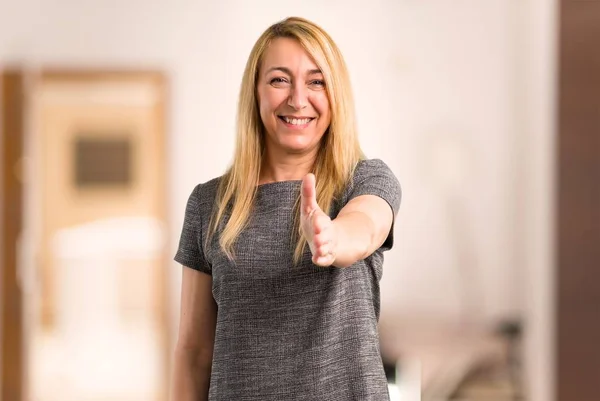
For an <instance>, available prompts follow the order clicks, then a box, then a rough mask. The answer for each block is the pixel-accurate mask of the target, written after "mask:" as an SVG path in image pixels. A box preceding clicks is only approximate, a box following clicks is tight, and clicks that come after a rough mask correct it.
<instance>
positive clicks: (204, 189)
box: [190, 176, 223, 211]
mask: <svg viewBox="0 0 600 401" xmlns="http://www.w3.org/2000/svg"><path fill="white" fill-rule="evenodd" d="M222 178H223V176H219V177H216V178H213V179H211V180H209V181H206V182H202V183H199V184H197V185H196V186H195V187H194V190H193V191H192V194H191V196H190V200H193V201H194V202H195V203H196V205H197V207H198V209H199V210H200V211H203V210H211V209H212V206H213V204H214V202H215V199H216V197H217V191H218V189H219V184H220V182H221V179H222Z"/></svg>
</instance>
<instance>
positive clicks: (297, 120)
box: [277, 116, 315, 126]
mask: <svg viewBox="0 0 600 401" xmlns="http://www.w3.org/2000/svg"><path fill="white" fill-rule="evenodd" d="M277 117H279V119H280V120H281V121H283V122H284V123H286V124H291V125H298V126H302V125H306V124H308V123H310V122H311V121H312V120H314V119H315V118H314V117H304V118H294V117H286V116H277Z"/></svg>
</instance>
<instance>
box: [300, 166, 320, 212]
mask: <svg viewBox="0 0 600 401" xmlns="http://www.w3.org/2000/svg"><path fill="white" fill-rule="evenodd" d="M300 207H301V208H302V213H304V214H309V213H310V212H312V211H313V209H317V208H318V207H319V205H318V204H317V189H316V182H315V175H314V174H307V175H306V176H305V177H304V178H303V179H302V196H301V203H300Z"/></svg>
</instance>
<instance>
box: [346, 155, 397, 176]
mask: <svg viewBox="0 0 600 401" xmlns="http://www.w3.org/2000/svg"><path fill="white" fill-rule="evenodd" d="M372 175H389V176H391V177H394V178H395V176H394V173H393V172H392V170H391V169H390V167H389V166H388V165H387V164H386V163H385V162H384V161H383V160H381V159H362V160H359V162H358V163H357V164H356V167H355V169H354V174H353V178H354V179H357V178H359V179H360V178H363V177H366V176H372Z"/></svg>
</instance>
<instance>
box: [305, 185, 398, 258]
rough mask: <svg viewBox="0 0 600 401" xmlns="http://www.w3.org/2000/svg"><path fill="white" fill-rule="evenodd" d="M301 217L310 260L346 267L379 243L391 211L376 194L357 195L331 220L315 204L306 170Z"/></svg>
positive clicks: (387, 230)
mask: <svg viewBox="0 0 600 401" xmlns="http://www.w3.org/2000/svg"><path fill="white" fill-rule="evenodd" d="M301 220H302V225H301V230H302V233H303V234H304V236H305V238H306V239H307V241H308V244H309V246H310V250H311V252H312V254H313V263H315V264H317V265H320V266H331V265H333V266H335V267H348V266H350V265H352V264H354V263H355V262H357V261H359V260H362V259H364V258H366V257H367V256H369V255H371V254H372V253H373V252H375V251H376V250H377V249H379V247H381V245H383V243H384V242H385V240H386V238H387V237H388V235H389V233H390V230H391V228H392V223H393V221H394V212H393V210H392V208H391V207H390V205H389V204H388V203H387V202H386V201H385V200H383V199H382V198H380V197H379V196H376V195H361V196H357V197H356V198H354V199H352V200H351V201H349V202H348V203H347V204H346V205H345V206H344V207H343V208H342V210H341V211H340V213H339V214H338V215H337V217H336V218H335V219H334V220H331V218H330V217H329V216H328V215H327V214H325V213H323V211H322V210H321V209H320V208H319V205H318V204H317V199H316V190H315V177H314V175H312V174H308V175H307V176H306V177H305V178H304V181H303V183H302V201H301Z"/></svg>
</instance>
